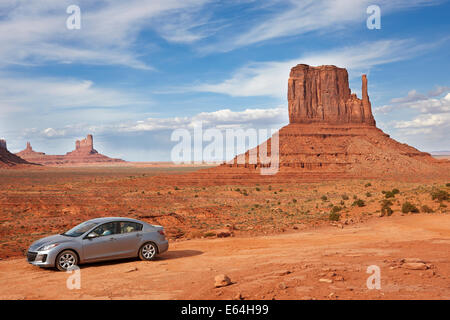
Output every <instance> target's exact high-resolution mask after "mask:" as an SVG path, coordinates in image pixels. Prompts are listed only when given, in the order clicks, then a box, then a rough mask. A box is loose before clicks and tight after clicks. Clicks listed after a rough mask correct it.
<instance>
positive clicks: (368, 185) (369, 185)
mask: <svg viewBox="0 0 450 320" xmlns="http://www.w3.org/2000/svg"><path fill="white" fill-rule="evenodd" d="M371 186H372V184H371V183H370V182H368V183H366V185H365V186H364V187H366V188H367V187H371Z"/></svg>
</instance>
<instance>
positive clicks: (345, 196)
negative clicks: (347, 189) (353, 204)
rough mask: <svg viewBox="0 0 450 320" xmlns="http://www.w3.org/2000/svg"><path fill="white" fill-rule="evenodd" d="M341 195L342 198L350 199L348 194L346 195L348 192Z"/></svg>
mask: <svg viewBox="0 0 450 320" xmlns="http://www.w3.org/2000/svg"><path fill="white" fill-rule="evenodd" d="M341 197H342V200H348V199H349V197H348V195H346V194H343V195H342V196H341Z"/></svg>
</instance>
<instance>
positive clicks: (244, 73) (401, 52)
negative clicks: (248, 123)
mask: <svg viewBox="0 0 450 320" xmlns="http://www.w3.org/2000/svg"><path fill="white" fill-rule="evenodd" d="M436 45H437V44H435V43H432V44H425V45H424V44H416V43H414V42H413V41H411V40H380V41H375V42H365V43H362V44H359V45H355V46H351V47H343V48H335V49H330V50H327V51H321V52H310V53H306V54H303V55H302V56H299V57H298V58H296V59H292V60H289V61H269V62H261V63H250V64H248V65H247V66H245V67H243V68H241V69H239V70H237V71H236V72H235V73H234V74H233V76H232V77H231V78H230V79H227V80H225V81H223V82H221V83H216V84H200V85H197V86H195V87H194V88H192V89H193V90H195V91H201V92H215V93H223V94H228V95H231V96H274V97H285V96H286V92H287V81H286V79H287V78H288V77H289V71H290V69H291V68H292V67H293V66H295V65H297V64H299V63H305V64H309V65H315V66H318V65H329V64H332V65H336V66H339V67H344V68H347V69H348V70H349V73H350V77H352V76H356V75H359V74H360V73H361V72H362V71H363V70H368V69H370V68H372V67H373V66H377V65H382V64H386V63H391V62H395V61H400V60H405V59H409V58H412V57H414V56H415V55H417V54H419V53H422V52H424V51H426V50H427V49H428V50H429V49H430V48H432V47H434V46H436Z"/></svg>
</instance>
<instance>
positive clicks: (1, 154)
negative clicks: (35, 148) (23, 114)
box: [0, 139, 29, 168]
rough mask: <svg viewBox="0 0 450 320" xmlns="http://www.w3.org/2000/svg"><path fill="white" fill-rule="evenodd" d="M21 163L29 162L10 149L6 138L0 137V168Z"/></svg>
mask: <svg viewBox="0 0 450 320" xmlns="http://www.w3.org/2000/svg"><path fill="white" fill-rule="evenodd" d="M20 164H29V163H28V162H27V161H25V160H24V159H22V158H20V157H18V156H16V155H15V154H12V153H11V152H9V151H8V148H7V146H6V140H3V139H0V168H2V167H15V166H17V165H20Z"/></svg>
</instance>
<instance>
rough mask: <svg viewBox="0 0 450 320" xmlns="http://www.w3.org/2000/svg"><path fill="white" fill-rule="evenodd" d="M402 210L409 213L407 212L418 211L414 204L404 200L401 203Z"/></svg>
mask: <svg viewBox="0 0 450 320" xmlns="http://www.w3.org/2000/svg"><path fill="white" fill-rule="evenodd" d="M402 212H403V213H409V212H411V213H419V209H418V208H417V207H416V206H415V205H414V204H412V203H411V202H408V201H406V202H404V203H403V205H402Z"/></svg>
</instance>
